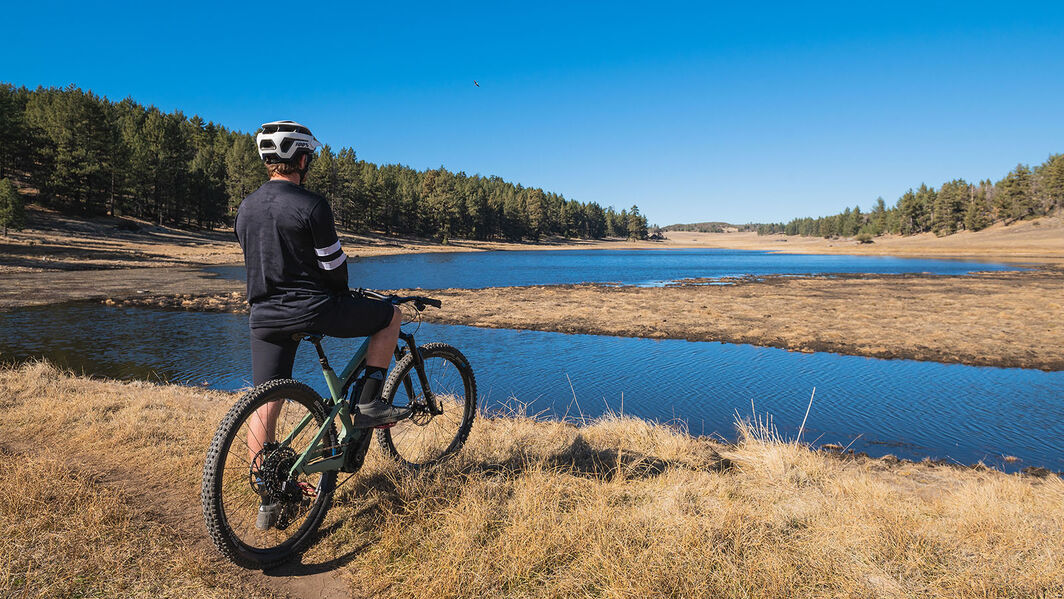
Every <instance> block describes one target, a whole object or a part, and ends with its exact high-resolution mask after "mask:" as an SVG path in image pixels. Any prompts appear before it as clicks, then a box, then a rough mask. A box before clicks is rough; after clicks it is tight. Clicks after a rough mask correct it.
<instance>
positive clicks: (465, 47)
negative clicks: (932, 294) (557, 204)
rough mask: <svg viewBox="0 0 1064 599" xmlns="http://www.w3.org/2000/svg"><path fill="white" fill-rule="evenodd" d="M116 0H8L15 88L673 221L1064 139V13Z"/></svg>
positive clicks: (886, 190) (890, 179) (1041, 154)
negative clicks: (303, 138) (86, 96)
mask: <svg viewBox="0 0 1064 599" xmlns="http://www.w3.org/2000/svg"><path fill="white" fill-rule="evenodd" d="M101 6H102V5H96V6H93V5H91V4H89V3H56V2H40V3H16V4H14V5H11V6H8V7H6V8H5V13H6V14H5V16H6V19H5V20H7V21H8V22H9V23H18V24H20V26H18V27H7V28H5V32H4V37H5V40H6V41H7V44H8V48H9V49H10V48H15V49H16V50H15V51H14V53H12V52H11V50H9V54H8V59H7V60H5V61H4V65H3V66H2V67H0V81H6V82H10V83H15V84H17V85H25V86H28V87H36V86H38V85H44V86H53V85H54V86H65V85H68V84H70V83H73V84H76V85H78V86H80V87H82V88H84V89H91V90H93V91H95V92H97V93H100V94H102V95H105V96H107V97H109V98H111V99H115V100H117V99H121V98H123V97H126V96H131V97H133V98H134V99H136V100H138V101H140V102H142V103H145V104H155V105H156V106H159V107H160V108H162V109H164V110H174V109H180V110H182V111H184V112H185V113H186V114H189V115H191V114H199V115H201V116H203V117H204V118H206V119H209V120H213V121H216V122H219V123H222V124H225V125H226V126H229V127H232V128H236V129H240V130H245V131H253V130H254V129H255V128H257V126H258V125H259V123H262V122H264V121H269V120H275V119H282V118H291V119H295V120H298V121H300V122H302V123H304V124H306V125H308V126H310V127H311V128H312V129H313V130H314V132H315V134H316V135H317V137H318V138H319V139H321V140H323V141H325V142H326V143H330V144H331V145H333V146H334V147H337V148H338V147H340V146H351V147H354V148H355V150H356V151H357V153H358V155H359V156H360V157H361V158H363V159H366V160H370V161H373V162H378V163H394V162H398V163H403V164H407V165H410V166H413V167H415V168H419V169H421V168H430V167H437V166H440V165H443V166H445V167H447V168H448V169H451V170H455V171H465V172H467V173H471V174H472V173H480V174H484V175H499V176H501V177H503V178H505V179H508V180H511V181H514V182H519V183H522V184H525V185H529V186H536V187H543V188H544V189H547V190H551V191H555V192H558V193H562V194H564V195H565V196H566V197H570V198H574V199H577V200H581V201H595V202H599V203H600V204H602V205H604V206H605V205H613V206H616V207H617V208H621V207H628V206H631V205H632V204H638V205H639V206H640V208H641V209H642V210H643V212H644V213H645V214H646V215H647V216H648V218H649V219H650V221H651V222H652V223H658V224H661V225H665V224H669V223H673V222H694V221H703V220H726V221H731V222H747V221H762V222H763V221H780V220H789V219H790V218H793V217H796V216H805V215H820V214H828V213H833V212H837V211H840V210H842V209H843V208H844V207H846V206H851V207H852V206H853V205H855V204H859V205H861V206H862V208H867V207H869V206H870V205H871V203H872V202H873V201H874V200H875V198H876V197H877V196H880V195H882V196H883V197H884V198H886V199H887V201H888V202H890V203H893V202H894V200H896V199H897V197H898V196H899V195H901V194H902V193H903V192H904V191H905V190H906V189H907V188H909V187H910V186H917V185H919V184H920V183H921V182H926V183H928V184H930V185H934V186H938V185H939V184H941V183H942V182H944V181H947V180H949V179H953V178H955V177H963V178H966V179H969V180H977V179H980V178H986V177H990V178H994V179H998V178H1000V177H1001V176H1003V175H1004V174H1005V173H1006V172H1008V171H1009V170H1010V169H1011V168H1013V167H1014V166H1015V165H1016V164H1017V163H1020V162H1023V163H1029V164H1037V163H1041V162H1042V161H1044V160H1045V159H1046V158H1047V157H1048V155H1049V154H1051V153H1059V152H1064V118H1062V117H1064V111H1062V110H1061V106H1064V33H1062V32H1064V3H1061V2H1054V3H1049V2H1046V3H1004V2H998V3H979V2H954V3H945V2H943V3H939V2H920V3H904V2H891V3H882V4H874V3H856V2H848V3H820V4H816V5H814V6H799V5H798V3H780V4H773V3H758V4H753V3H749V4H747V5H742V4H741V3H727V4H714V3H708V2H705V3H688V4H671V3H662V2H654V3H650V2H647V3H639V4H634V3H631V4H629V3H623V2H611V3H578V4H574V3H559V4H545V3H535V4H533V3H498V2H496V3H483V4H449V3H426V4H419V3H402V4H398V3H379V4H373V5H372V6H365V5H359V4H356V3H336V4H330V3H326V2H318V3H305V4H301V3H298V2H296V3H291V2H290V3H283V4H269V3H255V4H238V3H222V2H216V3H211V4H199V3H193V2H189V3H185V4H182V5H176V4H167V5H159V6H156V5H154V4H152V3H128V4H127V3H110V4H107V5H105V7H103V8H101ZM301 6H302V7H305V8H304V9H303V10H300V11H297V10H295V9H296V8H299V7H301ZM474 79H476V80H477V81H478V82H479V83H480V87H479V88H478V87H475V86H474V85H473V80H474Z"/></svg>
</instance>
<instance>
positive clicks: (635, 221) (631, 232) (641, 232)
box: [628, 206, 647, 239]
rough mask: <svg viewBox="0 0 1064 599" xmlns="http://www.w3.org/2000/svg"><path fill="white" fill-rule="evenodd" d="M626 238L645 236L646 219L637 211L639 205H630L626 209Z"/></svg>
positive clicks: (644, 237)
mask: <svg viewBox="0 0 1064 599" xmlns="http://www.w3.org/2000/svg"><path fill="white" fill-rule="evenodd" d="M628 238H629V239H646V238H647V219H646V217H644V216H643V215H642V214H640V213H639V206H632V209H631V210H629V211H628Z"/></svg>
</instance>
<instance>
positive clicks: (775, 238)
mask: <svg viewBox="0 0 1064 599" xmlns="http://www.w3.org/2000/svg"><path fill="white" fill-rule="evenodd" d="M667 235H668V237H669V240H668V242H669V243H671V244H675V245H676V246H677V247H702V248H728V249H737V250H765V251H773V252H786V253H793V254H858V255H875V256H925V257H932V258H950V257H952V258H981V259H994V260H999V261H1007V262H1026V263H1038V264H1046V263H1053V264H1059V263H1062V262H1064V218H1061V217H1046V218H1040V219H1036V220H1030V221H1021V222H1018V223H1014V224H1011V225H1007V226H1006V225H1004V224H1002V223H997V224H994V225H993V226H991V227H988V228H986V229H984V230H982V231H977V232H975V233H972V232H970V231H961V232H960V233H955V234H953V235H947V236H945V237H936V236H935V235H934V234H933V233H922V234H920V235H912V236H907V237H903V236H901V235H884V236H882V237H876V238H874V240H873V243H858V242H857V241H854V240H853V239H824V238H822V237H800V236H797V235H791V236H787V235H758V234H757V233H686V232H682V231H671V232H669V233H667Z"/></svg>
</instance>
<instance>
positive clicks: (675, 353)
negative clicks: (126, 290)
mask: <svg viewBox="0 0 1064 599" xmlns="http://www.w3.org/2000/svg"><path fill="white" fill-rule="evenodd" d="M521 254H522V255H526V254H537V255H538V253H536V252H522V253H521ZM507 255H509V254H507ZM2 319H3V326H2V327H0V360H3V361H12V360H16V361H20V360H25V359H29V358H32V357H47V358H48V359H50V360H52V361H54V362H55V363H57V364H60V365H62V366H65V367H69V368H72V369H74V370H75V371H78V372H85V373H91V374H96V375H102V376H108V377H113V378H118V379H134V378H135V379H147V380H153V381H169V382H175V383H182V384H188V385H203V386H207V387H211V388H215V389H227V390H233V389H240V388H243V387H246V386H247V385H248V384H249V381H250V374H251V373H250V355H249V354H250V351H249V348H248V332H247V317H246V316H245V315H239V314H224V313H197V312H180V311H164V310H154V309H146V308H123V307H108V306H103V305H100V304H86V303H76V304H60V305H53V306H44V307H35V308H25V309H19V310H14V311H11V312H6V313H4V314H3V315H2ZM417 338H418V341H419V342H420V343H426V342H429V341H444V342H448V343H451V344H453V345H455V346H456V347H458V348H459V349H461V350H462V351H463V352H464V353H465V354H466V356H467V357H468V358H469V359H470V361H471V363H472V365H473V368H474V370H475V372H476V375H477V382H478V387H479V389H480V403H481V405H482V406H484V407H485V408H487V409H489V410H492V411H500V410H502V411H505V410H506V409H508V406H509V407H513V406H515V405H518V404H519V403H523V404H528V410H529V411H530V412H533V413H540V412H541V413H542V414H543V415H544V416H545V417H562V416H564V415H566V414H568V415H569V416H570V417H572V416H576V415H580V414H583V415H585V416H595V415H599V414H602V413H604V412H605V411H606V410H607V409H610V410H613V411H621V410H622V408H623V411H624V413H625V414H630V415H633V416H639V417H643V418H650V419H655V420H659V421H673V422H677V423H682V424H683V425H685V426H686V427H687V428H688V429H689V430H690V431H691V432H692V433H694V434H696V435H697V434H707V435H708V434H715V435H719V436H721V437H724V438H726V439H733V438H734V435H735V432H734V426H733V422H734V418H735V415H736V413H738V414H740V415H742V416H749V415H750V414H751V403H753V409H754V410H756V412H757V413H758V414H762V415H763V414H771V415H772V416H773V419H774V421H775V423H776V424H777V426H778V427H779V429H780V431H781V432H782V433H783V434H784V435H787V436H791V437H793V436H794V435H795V434H796V433H797V428H798V426H799V425H800V424H801V421H802V416H803V414H804V412H805V409H806V405H807V403H808V401H809V396H810V393H811V392H812V390H813V387H816V397H815V400H814V402H813V408H812V411H811V413H810V416H809V422H808V423H807V425H806V432H805V434H804V435H803V439H805V440H808V441H814V440H815V441H817V442H818V443H829V442H830V443H839V444H841V445H844V446H846V445H850V446H851V447H852V448H853V449H856V450H860V451H867V452H868V453H870V454H872V455H884V454H887V453H890V454H894V455H896V456H899V457H904V458H910V459H921V458H923V457H925V456H930V457H935V458H945V459H951V460H956V461H958V462H961V463H964V464H970V463H974V462H976V461H980V460H982V461H983V462H985V463H987V464H989V465H994V466H998V467H1002V468H1004V469H1006V470H1015V469H1018V468H1022V467H1024V466H1042V467H1047V468H1050V469H1053V470H1058V471H1060V470H1064V452H1062V451H1061V450H1062V445H1064V441H1062V440H1064V402H1062V401H1061V400H1062V398H1064V372H1041V371H1037V370H1024V369H1006V368H982V367H972V366H963V365H956V364H938V363H932V362H915V361H908V360H879V359H874V358H863V357H855V356H842V355H837V354H827V353H817V354H803V353H792V352H787V351H785V350H780V349H775V348H763V347H754V346H748V345H728V344H720V343H703V342H687V341H682V340H650V339H633V338H617V337H604V336H595V335H565V334H560V333H545V332H537V331H513V330H496V329H477V328H473V327H463V326H447V325H431V324H423V325H422V326H421V329H420V330H419V331H418V333H417ZM356 344H357V341H354V340H339V339H329V340H327V341H326V348H327V351H328V352H329V355H330V357H331V358H332V360H333V362H334V364H339V363H341V362H342V361H343V360H342V356H343V355H344V354H345V353H347V352H350V351H352V349H353V348H354V346H355V345H356ZM296 376H297V378H300V379H302V380H305V381H307V382H309V383H312V385H313V386H314V387H315V388H316V389H318V390H319V392H322V393H324V391H325V387H324V384H323V383H322V381H321V372H320V370H319V369H318V365H317V361H316V360H315V359H314V352H313V350H312V349H311V348H309V347H303V348H301V349H300V353H299V357H298V362H297V366H296ZM574 397H575V399H574ZM75 400H76V398H75ZM475 430H476V429H475V428H474V434H475ZM1004 455H1011V456H1016V457H1018V458H1020V459H1021V461H1020V462H1015V463H1006V462H1003V460H1002V457H1003V456H1004Z"/></svg>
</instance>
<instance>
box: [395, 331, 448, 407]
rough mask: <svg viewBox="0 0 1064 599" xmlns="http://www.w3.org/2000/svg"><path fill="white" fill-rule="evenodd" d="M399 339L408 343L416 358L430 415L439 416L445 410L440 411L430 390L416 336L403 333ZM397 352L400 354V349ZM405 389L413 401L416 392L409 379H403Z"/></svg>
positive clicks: (416, 366)
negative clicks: (415, 339) (415, 340)
mask: <svg viewBox="0 0 1064 599" xmlns="http://www.w3.org/2000/svg"><path fill="white" fill-rule="evenodd" d="M399 338H400V339H402V340H403V341H405V342H406V345H407V347H409V348H410V355H412V356H413V357H414V372H416V373H417V378H418V382H419V383H421V390H422V391H423V392H424V394H425V403H426V404H427V405H428V407H429V413H430V414H432V415H433V416H439V415H440V414H442V413H443V410H442V409H440V404H439V403H438V402H437V401H436V394H435V393H433V392H432V389H430V388H429V377H428V376H427V375H426V374H425V360H424V359H423V358H422V357H421V350H420V349H419V348H418V346H417V343H415V342H414V335H413V334H412V333H402V332H401V333H399ZM396 351H397V352H398V349H396ZM397 356H398V354H397ZM403 387H404V388H405V389H406V394H407V396H408V397H410V398H411V399H413V397H414V390H413V388H412V385H411V381H410V378H409V377H405V378H404V379H403Z"/></svg>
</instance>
